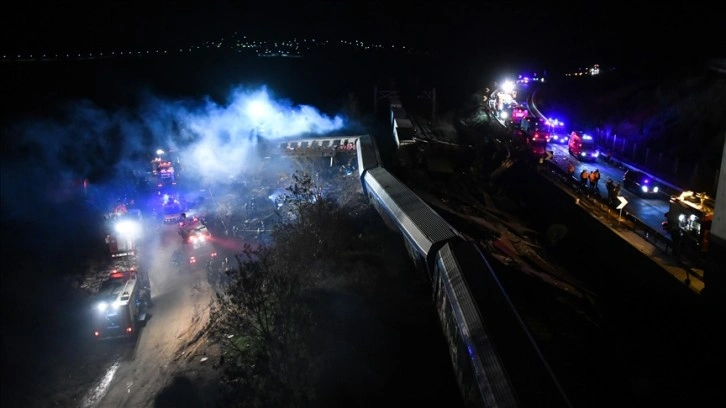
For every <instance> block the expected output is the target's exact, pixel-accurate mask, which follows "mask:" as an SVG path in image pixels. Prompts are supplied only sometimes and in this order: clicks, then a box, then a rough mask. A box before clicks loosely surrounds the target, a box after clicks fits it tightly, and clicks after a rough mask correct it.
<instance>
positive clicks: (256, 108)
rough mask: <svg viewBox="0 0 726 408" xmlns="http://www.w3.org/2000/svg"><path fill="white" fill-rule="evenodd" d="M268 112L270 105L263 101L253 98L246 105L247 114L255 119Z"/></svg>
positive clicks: (259, 118)
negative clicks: (253, 99)
mask: <svg viewBox="0 0 726 408" xmlns="http://www.w3.org/2000/svg"><path fill="white" fill-rule="evenodd" d="M269 112H270V106H269V104H268V103H266V102H265V101H261V100H255V101H251V102H250V103H249V104H248V105H247V114H248V115H249V116H250V117H251V118H252V119H255V120H261V119H263V118H264V117H265V116H267V115H268V114H269Z"/></svg>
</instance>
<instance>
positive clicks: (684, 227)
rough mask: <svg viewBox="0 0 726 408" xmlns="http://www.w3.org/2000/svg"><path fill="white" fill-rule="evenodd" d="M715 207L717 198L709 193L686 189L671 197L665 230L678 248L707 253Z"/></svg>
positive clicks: (664, 224)
mask: <svg viewBox="0 0 726 408" xmlns="http://www.w3.org/2000/svg"><path fill="white" fill-rule="evenodd" d="M714 206H715V200H714V198H713V197H711V196H709V195H707V194H706V193H697V192H694V191H683V192H681V194H679V195H672V196H671V197H670V200H669V202H668V212H667V213H665V214H664V216H665V221H664V222H663V229H665V230H666V231H667V232H668V233H669V234H670V236H671V240H672V242H673V248H674V250H677V251H678V250H680V249H682V248H686V249H688V250H691V251H695V252H696V253H699V254H701V255H705V254H706V252H707V251H708V242H709V235H710V233H711V223H712V222H713V213H714Z"/></svg>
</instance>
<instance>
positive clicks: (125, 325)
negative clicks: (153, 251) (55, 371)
mask: <svg viewBox="0 0 726 408" xmlns="http://www.w3.org/2000/svg"><path fill="white" fill-rule="evenodd" d="M150 307H151V290H150V285H149V280H148V277H147V276H146V275H145V274H142V273H140V272H138V271H137V270H136V269H135V268H130V269H126V270H113V271H112V272H111V273H110V274H109V276H108V279H106V280H105V281H104V282H103V283H102V284H101V287H100V290H99V291H98V293H97V294H96V296H95V302H94V304H93V308H94V311H93V337H94V338H96V339H97V340H104V339H112V338H119V337H132V336H136V334H137V333H138V330H139V327H140V326H141V325H142V324H143V323H145V322H146V320H147V316H148V309H149V308H150Z"/></svg>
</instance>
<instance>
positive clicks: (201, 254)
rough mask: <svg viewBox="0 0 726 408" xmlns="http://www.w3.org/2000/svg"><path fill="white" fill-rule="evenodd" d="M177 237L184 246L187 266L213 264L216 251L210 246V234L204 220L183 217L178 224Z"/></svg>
mask: <svg viewBox="0 0 726 408" xmlns="http://www.w3.org/2000/svg"><path fill="white" fill-rule="evenodd" d="M179 235H180V236H181V238H182V242H183V244H184V250H185V252H186V257H187V262H188V264H189V266H194V265H197V264H202V263H207V264H209V263H210V262H213V261H214V259H215V258H216V256H217V251H216V250H215V249H214V246H213V245H212V234H211V233H210V232H209V230H208V229H207V226H206V225H205V223H204V220H203V219H201V218H199V217H189V218H187V217H185V218H183V219H182V221H181V222H179Z"/></svg>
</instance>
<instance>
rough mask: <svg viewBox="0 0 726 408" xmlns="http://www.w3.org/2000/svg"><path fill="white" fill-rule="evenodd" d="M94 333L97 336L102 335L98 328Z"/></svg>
mask: <svg viewBox="0 0 726 408" xmlns="http://www.w3.org/2000/svg"><path fill="white" fill-rule="evenodd" d="M93 335H94V336H96V337H100V336H101V332H100V331H98V330H96V331H94V332H93Z"/></svg>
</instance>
